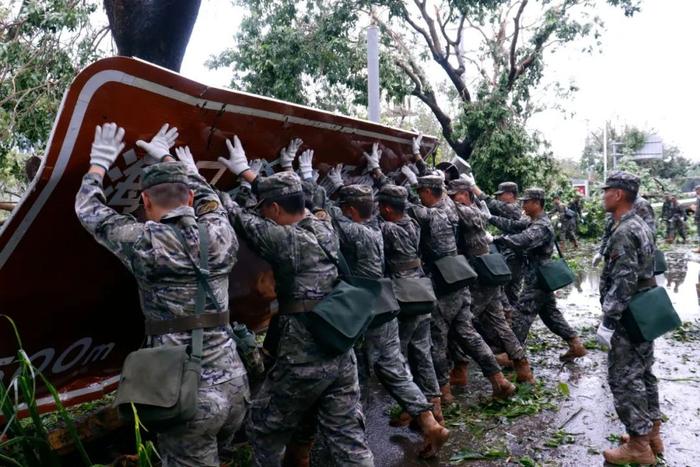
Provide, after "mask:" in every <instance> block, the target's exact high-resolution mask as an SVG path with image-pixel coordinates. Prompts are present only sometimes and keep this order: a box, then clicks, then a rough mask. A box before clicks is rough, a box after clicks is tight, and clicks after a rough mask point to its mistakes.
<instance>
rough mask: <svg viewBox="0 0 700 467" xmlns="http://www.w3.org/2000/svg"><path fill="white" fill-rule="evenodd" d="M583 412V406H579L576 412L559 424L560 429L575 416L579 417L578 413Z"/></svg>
mask: <svg viewBox="0 0 700 467" xmlns="http://www.w3.org/2000/svg"><path fill="white" fill-rule="evenodd" d="M581 412H583V407H581V408H579V409H578V410H577V411H576V412H574V413H573V414H572V415H571V416H570V417H569V418H567V419H566V421H565V422H564V423H562V424H561V425H559V429H560V430H561V429H563V428H564V427H565V426H566V425H568V424H569V423H570V422H571V421H572V420H573V419H574V418H576V417H578V415H579V414H580V413H581Z"/></svg>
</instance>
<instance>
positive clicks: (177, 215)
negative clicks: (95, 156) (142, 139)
mask: <svg viewBox="0 0 700 467" xmlns="http://www.w3.org/2000/svg"><path fill="white" fill-rule="evenodd" d="M172 182H180V183H188V184H189V186H190V188H191V189H192V190H193V191H194V208H192V207H189V206H181V207H178V208H175V209H173V210H171V211H170V212H168V213H167V214H165V216H163V218H162V219H161V220H160V222H152V221H148V222H145V223H141V222H138V221H137V220H136V219H134V218H133V217H132V216H130V215H121V214H119V213H117V212H116V211H114V210H113V209H111V208H110V207H108V206H107V205H106V200H105V195H104V192H103V190H102V177H100V176H99V175H97V174H94V173H88V174H87V175H85V176H84V177H83V183H82V185H81V187H80V191H79V192H78V195H77V197H76V201H75V211H76V214H77V215H78V218H79V219H80V222H81V223H82V224H83V226H84V227H85V228H86V229H87V230H88V232H90V233H91V234H92V236H93V237H95V239H96V240H97V241H98V242H99V243H100V244H101V245H102V246H104V247H105V248H107V249H108V250H110V251H111V252H112V253H114V254H115V255H116V256H117V257H118V258H119V260H120V261H121V262H122V263H123V264H124V265H125V266H126V267H127V269H129V271H131V273H132V274H133V275H134V277H135V278H136V282H137V284H138V288H139V294H140V298H141V307H142V310H143V314H144V316H145V317H146V319H149V320H168V319H173V318H177V317H183V316H190V315H193V314H194V312H195V295H196V293H197V279H196V276H195V272H194V268H193V266H192V264H191V261H190V258H191V257H192V258H198V256H199V254H198V251H199V233H198V230H197V224H196V221H198V222H201V223H202V224H204V225H205V226H206V228H207V231H208V233H209V237H210V239H211V241H210V243H209V270H210V271H211V278H210V285H211V288H212V290H213V294H214V295H215V296H216V299H217V301H218V302H219V304H220V307H221V308H222V309H226V308H227V307H228V274H229V272H230V271H231V269H232V268H233V265H234V263H235V259H236V252H237V250H238V241H237V239H236V235H235V233H234V231H233V229H232V228H231V225H230V224H229V223H228V220H227V218H226V212H225V211H224V210H223V208H222V207H221V203H220V201H219V198H218V196H217V195H216V194H215V193H214V191H213V190H212V189H211V187H210V186H209V185H208V184H207V183H206V181H205V180H204V179H203V178H202V177H200V176H199V175H197V174H190V175H189V176H187V175H186V173H185V169H184V166H182V164H180V163H178V162H166V163H162V164H156V165H154V166H151V167H148V168H146V169H145V170H144V175H143V176H142V186H143V187H144V189H145V188H148V187H150V186H154V185H157V184H159V183H172ZM195 216H196V219H195ZM174 228H177V229H180V230H181V231H182V233H183V235H184V237H185V239H186V241H187V243H188V247H189V251H183V247H182V245H181V243H180V241H179V240H178V237H177V236H176V234H175V233H174V231H173V229H174ZM205 312H206V313H209V312H216V307H215V305H214V303H213V302H212V301H211V297H207V304H206V307H205ZM232 332H233V331H232V330H231V327H230V326H229V325H226V326H220V327H216V328H209V329H205V330H204V340H203V342H204V346H203V350H204V352H203V354H204V355H203V361H202V377H201V382H200V390H199V396H198V409H197V412H196V414H195V418H194V420H191V421H190V422H188V423H187V424H185V425H183V426H179V427H175V428H173V429H172V430H170V431H168V432H165V433H161V434H159V435H158V442H159V452H160V455H161V458H162V459H163V465H207V466H209V465H219V460H218V453H217V450H218V449H220V448H223V447H225V446H226V444H227V443H229V442H230V441H231V439H232V438H233V434H234V433H235V432H236V430H237V429H238V428H239V426H240V424H241V422H242V420H243V418H244V416H245V411H246V405H247V400H248V398H249V393H248V381H247V377H246V373H245V368H244V367H243V363H242V362H241V360H240V358H239V356H238V354H237V352H236V344H235V343H234V341H233V340H232V339H231V337H230V336H231V333H232ZM190 341H191V334H190V332H176V333H171V334H162V335H158V336H151V338H150V342H149V344H150V345H151V346H154V347H156V346H163V345H187V344H190Z"/></svg>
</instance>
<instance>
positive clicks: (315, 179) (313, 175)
mask: <svg viewBox="0 0 700 467" xmlns="http://www.w3.org/2000/svg"><path fill="white" fill-rule="evenodd" d="M318 177H319V173H318V170H316V169H314V170H313V171H312V172H311V180H313V182H314V183H316V182H318Z"/></svg>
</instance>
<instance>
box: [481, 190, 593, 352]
mask: <svg viewBox="0 0 700 467" xmlns="http://www.w3.org/2000/svg"><path fill="white" fill-rule="evenodd" d="M520 199H521V200H522V201H523V210H524V211H525V214H527V216H528V217H529V218H530V220H524V219H523V220H520V221H513V220H510V219H506V218H504V217H496V216H492V217H491V218H490V220H489V222H491V224H493V225H495V226H496V227H498V228H499V229H501V230H503V231H504V232H512V234H509V235H506V236H503V237H496V238H494V240H493V241H494V243H495V244H496V245H498V246H499V247H500V246H505V247H507V248H512V249H514V250H516V251H522V252H524V253H525V256H526V258H527V259H526V264H527V269H526V271H525V287H524V289H523V292H522V293H521V294H520V301H519V302H518V306H517V308H516V312H515V315H514V316H513V331H514V332H515V335H516V336H518V339H519V340H520V342H521V343H523V344H524V343H525V340H526V339H527V335H528V333H529V332H530V327H531V326H532V323H533V321H534V320H535V318H537V315H539V316H540V318H542V321H543V322H544V324H545V325H546V326H547V327H548V328H549V330H550V331H552V332H553V333H554V334H556V335H558V336H559V337H561V338H562V339H564V340H565V341H566V342H567V343H568V344H569V350H568V351H567V352H566V353H564V354H563V355H561V356H560V357H559V358H560V360H562V361H572V360H574V359H576V358H578V357H583V356H584V355H586V353H587V351H586V349H585V348H584V347H583V344H582V342H581V339H580V338H579V337H578V334H576V331H574V330H573V329H572V328H571V326H570V325H569V323H567V322H566V319H565V318H564V315H562V313H561V311H559V309H558V308H557V300H556V298H555V296H554V292H550V291H547V290H544V289H542V288H541V287H540V285H539V279H538V276H537V267H538V265H539V264H541V263H544V262H546V261H549V260H550V259H551V257H552V252H553V251H554V229H553V228H552V224H551V223H550V222H549V218H548V217H547V213H546V212H545V211H544V190H543V189H541V188H528V189H527V190H525V195H524V197H523V198H520ZM515 232H520V233H515Z"/></svg>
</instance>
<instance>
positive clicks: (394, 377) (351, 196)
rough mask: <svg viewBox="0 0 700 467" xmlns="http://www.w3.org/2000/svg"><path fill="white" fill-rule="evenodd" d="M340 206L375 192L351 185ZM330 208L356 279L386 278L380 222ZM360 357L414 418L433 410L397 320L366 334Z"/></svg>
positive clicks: (341, 193)
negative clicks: (401, 338) (415, 378)
mask: <svg viewBox="0 0 700 467" xmlns="http://www.w3.org/2000/svg"><path fill="white" fill-rule="evenodd" d="M338 196H339V197H338V203H339V204H341V205H342V204H343V203H346V202H351V201H354V200H364V199H368V200H371V199H372V188H370V187H368V186H365V185H349V186H344V187H342V188H340V190H339V192H338ZM327 208H328V210H329V213H330V215H331V217H332V219H333V225H334V226H335V229H336V232H337V233H338V237H339V239H340V250H341V251H342V253H343V256H344V257H345V259H346V260H347V262H348V266H349V268H350V273H351V274H352V275H353V276H357V277H364V278H369V279H379V278H382V277H384V242H383V239H382V231H381V230H380V229H379V225H378V220H377V219H376V218H374V219H372V220H371V221H368V222H365V223H359V222H354V221H352V220H351V219H350V218H348V217H346V216H345V215H344V214H343V212H342V210H341V209H340V208H338V207H336V206H333V205H332V204H331V203H328V205H327ZM358 350H360V354H364V357H365V361H366V362H367V367H368V368H373V369H374V372H375V374H376V375H377V378H378V379H379V382H381V383H382V385H383V386H384V387H385V388H386V390H387V391H388V392H389V394H391V396H392V397H393V398H394V399H395V400H396V401H397V402H398V403H399V405H401V407H402V408H403V409H404V410H405V411H406V412H408V413H409V414H410V415H411V416H413V417H417V416H418V415H419V414H420V413H421V412H425V411H426V410H430V409H432V404H430V403H428V402H427V400H426V398H425V396H424V395H423V392H421V390H420V389H419V388H418V386H417V385H416V384H415V383H414V382H413V379H412V376H411V373H410V372H409V371H408V368H407V366H406V361H405V360H404V356H403V354H402V353H401V345H400V341H399V327H398V323H397V320H396V319H392V320H390V321H388V322H386V323H384V324H382V325H380V326H377V327H375V328H370V329H368V330H367V332H366V333H365V337H364V343H363V345H362V346H361V348H360V349H358Z"/></svg>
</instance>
